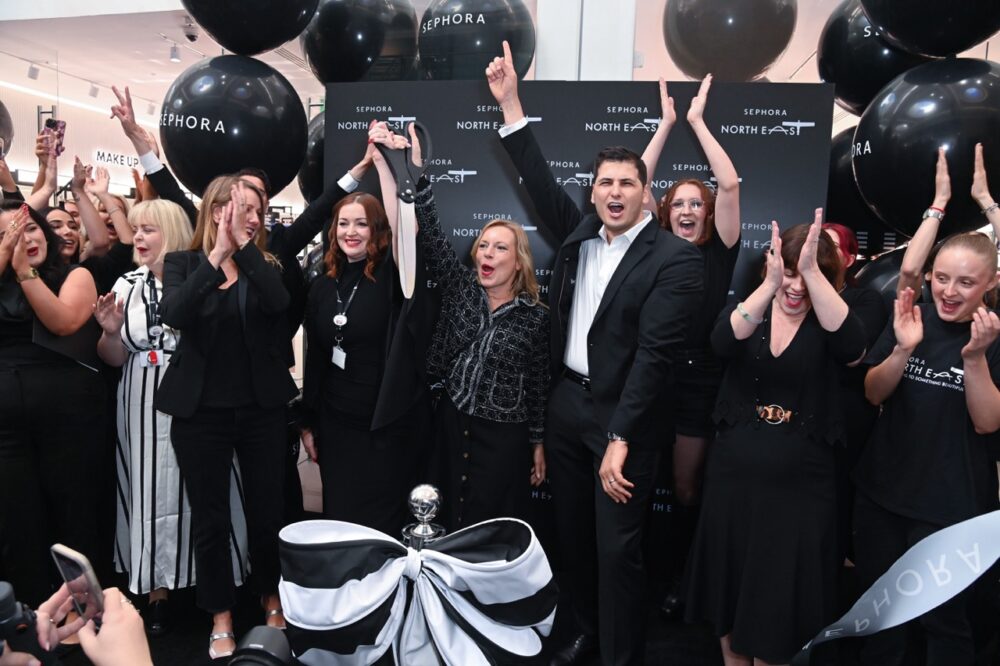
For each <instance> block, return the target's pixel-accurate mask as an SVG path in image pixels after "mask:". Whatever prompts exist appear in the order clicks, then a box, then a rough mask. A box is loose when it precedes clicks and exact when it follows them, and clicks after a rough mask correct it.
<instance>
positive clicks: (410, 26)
mask: <svg viewBox="0 0 1000 666" xmlns="http://www.w3.org/2000/svg"><path fill="white" fill-rule="evenodd" d="M300 41H301V43H302V51H303V53H305V55H306V60H307V61H308V62H309V67H310V68H312V71H313V74H315V75H316V78H317V79H319V80H320V81H322V82H323V83H331V82H335V81H359V80H362V79H366V80H371V81H394V80H400V79H407V78H412V72H413V63H414V61H415V60H416V57H417V13H416V11H415V10H414V9H413V5H411V4H410V2H409V0H322V1H321V2H320V5H319V9H317V10H316V14H315V15H314V16H313V19H312V21H310V22H309V25H308V26H307V27H306V29H305V31H304V32H303V33H302V37H301V38H300Z"/></svg>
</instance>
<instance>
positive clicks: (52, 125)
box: [45, 118, 66, 157]
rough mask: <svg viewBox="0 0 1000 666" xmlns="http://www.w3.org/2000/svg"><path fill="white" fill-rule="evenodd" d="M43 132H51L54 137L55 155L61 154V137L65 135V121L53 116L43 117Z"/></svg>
mask: <svg viewBox="0 0 1000 666" xmlns="http://www.w3.org/2000/svg"><path fill="white" fill-rule="evenodd" d="M45 133H46V134H51V135H52V136H54V137H55V139H56V147H55V151H56V157H59V156H60V155H62V154H63V150H64V148H63V139H64V138H65V136H66V121H65V120H56V119H55V118H46V119H45Z"/></svg>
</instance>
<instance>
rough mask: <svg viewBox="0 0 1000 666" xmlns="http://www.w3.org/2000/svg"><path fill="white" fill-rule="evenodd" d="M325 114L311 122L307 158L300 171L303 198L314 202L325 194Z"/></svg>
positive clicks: (303, 161)
mask: <svg viewBox="0 0 1000 666" xmlns="http://www.w3.org/2000/svg"><path fill="white" fill-rule="evenodd" d="M324 116H325V114H323V113H320V114H319V115H317V116H316V117H315V118H313V119H312V120H310V121H309V137H308V139H307V141H306V158H305V159H304V160H302V167H301V168H300V169H299V189H300V190H301V191H302V198H304V199H305V200H306V201H312V200H313V199H315V198H316V197H318V196H319V195H320V194H322V193H323V147H324V146H323V144H324V143H325V139H326V123H325V122H324V120H323V118H324Z"/></svg>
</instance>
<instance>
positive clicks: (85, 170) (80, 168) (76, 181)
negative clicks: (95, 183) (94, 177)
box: [69, 156, 92, 194]
mask: <svg viewBox="0 0 1000 666" xmlns="http://www.w3.org/2000/svg"><path fill="white" fill-rule="evenodd" d="M91 171H92V168H91V167H89V166H87V165H85V164H84V163H83V162H81V161H80V158H79V156H77V157H74V158H73V179H72V180H70V181H69V189H70V190H71V191H73V192H74V193H76V194H82V193H83V192H84V191H86V189H87V181H88V180H89V179H90V174H91Z"/></svg>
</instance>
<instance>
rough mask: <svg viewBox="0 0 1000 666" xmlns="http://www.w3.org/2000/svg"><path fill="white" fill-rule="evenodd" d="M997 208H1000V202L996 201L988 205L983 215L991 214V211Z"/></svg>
mask: <svg viewBox="0 0 1000 666" xmlns="http://www.w3.org/2000/svg"><path fill="white" fill-rule="evenodd" d="M997 208H1000V203H996V202H995V201H994V202H993V204H992V205H990V206H987V207H986V208H984V209H983V215H989V214H990V213H992V212H993V211H995V210H996V209H997Z"/></svg>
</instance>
